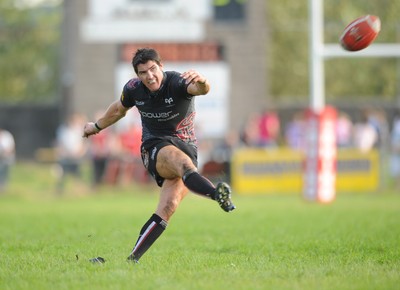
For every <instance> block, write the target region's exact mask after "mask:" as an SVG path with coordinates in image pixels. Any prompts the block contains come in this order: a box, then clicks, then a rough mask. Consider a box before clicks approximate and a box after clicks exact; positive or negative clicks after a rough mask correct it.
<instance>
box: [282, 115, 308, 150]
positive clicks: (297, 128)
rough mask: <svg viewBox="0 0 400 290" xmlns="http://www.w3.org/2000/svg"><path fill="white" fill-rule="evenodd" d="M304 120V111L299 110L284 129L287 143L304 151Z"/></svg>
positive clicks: (295, 148) (292, 147)
mask: <svg viewBox="0 0 400 290" xmlns="http://www.w3.org/2000/svg"><path fill="white" fill-rule="evenodd" d="M306 132H307V130H306V121H305V118H304V113H303V112H299V113H296V114H295V115H294V116H293V119H292V121H290V122H289V123H288V124H287V126H286V129H285V139H286V143H287V145H288V146H289V147H290V148H291V149H294V150H300V151H304V150H305V147H306Z"/></svg>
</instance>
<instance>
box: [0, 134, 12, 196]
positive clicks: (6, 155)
mask: <svg viewBox="0 0 400 290" xmlns="http://www.w3.org/2000/svg"><path fill="white" fill-rule="evenodd" d="M14 161H15V141H14V137H13V135H12V134H11V133H10V132H9V131H7V130H4V129H0V192H2V191H4V190H5V189H6V187H7V183H8V179H9V171H10V166H11V165H12V164H13V163H14Z"/></svg>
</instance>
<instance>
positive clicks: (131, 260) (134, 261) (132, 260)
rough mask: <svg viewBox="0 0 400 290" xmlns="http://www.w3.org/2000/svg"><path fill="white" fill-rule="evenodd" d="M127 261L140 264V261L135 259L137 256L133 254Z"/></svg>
mask: <svg viewBox="0 0 400 290" xmlns="http://www.w3.org/2000/svg"><path fill="white" fill-rule="evenodd" d="M126 261H128V262H130V263H135V264H139V261H138V260H137V259H136V258H135V256H134V255H133V254H131V255H129V257H128V258H126Z"/></svg>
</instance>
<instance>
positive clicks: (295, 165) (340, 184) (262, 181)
mask: <svg viewBox="0 0 400 290" xmlns="http://www.w3.org/2000/svg"><path fill="white" fill-rule="evenodd" d="M303 162H304V154H303V153H301V152H299V151H294V150H291V149H287V148H279V149H270V148H269V149H240V150H238V151H236V152H235V154H234V156H233V158H232V186H233V188H234V190H235V191H236V192H238V193H241V194H274V193H299V194H301V193H302V190H303ZM379 172H380V171H379V153H378V152H376V151H371V152H368V153H362V152H360V151H357V150H347V149H346V150H344V149H343V150H342V149H341V150H338V157H337V176H336V191H337V192H367V191H375V190H377V188H378V186H379Z"/></svg>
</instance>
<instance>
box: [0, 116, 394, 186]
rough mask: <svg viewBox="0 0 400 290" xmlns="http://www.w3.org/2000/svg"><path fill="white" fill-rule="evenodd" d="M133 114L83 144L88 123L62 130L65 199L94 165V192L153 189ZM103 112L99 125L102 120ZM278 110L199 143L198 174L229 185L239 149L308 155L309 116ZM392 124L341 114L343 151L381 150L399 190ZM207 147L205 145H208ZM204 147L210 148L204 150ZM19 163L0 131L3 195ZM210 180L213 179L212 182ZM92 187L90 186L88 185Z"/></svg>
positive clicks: (73, 122) (59, 151)
mask: <svg viewBox="0 0 400 290" xmlns="http://www.w3.org/2000/svg"><path fill="white" fill-rule="evenodd" d="M135 112H136V111H135V110H131V111H130V112H129V114H128V115H127V117H126V118H124V120H121V122H119V124H118V126H112V127H110V128H107V129H105V130H103V131H102V132H101V133H100V134H97V135H94V136H91V137H90V138H88V139H84V138H82V130H83V126H84V124H85V123H86V118H85V116H83V115H80V114H72V115H70V116H69V118H68V119H67V120H66V121H65V122H64V123H63V124H61V125H60V126H59V128H58V129H57V134H56V140H55V144H54V152H55V157H56V160H55V161H56V170H55V173H56V177H57V184H56V190H57V192H58V193H63V192H64V190H65V184H66V180H67V179H68V178H69V177H73V178H74V179H77V180H80V181H81V182H84V181H83V179H82V175H83V172H82V167H83V166H84V165H86V168H87V165H88V164H89V165H90V166H89V168H90V180H91V181H90V186H91V188H93V189H95V188H97V187H98V186H100V185H118V184H122V185H125V184H131V183H141V184H143V183H148V182H149V181H150V178H149V176H148V174H147V172H146V170H145V169H144V167H143V165H142V161H141V156H140V144H141V124H140V116H139V115H138V114H137V113H135ZM101 114H102V112H98V113H97V114H96V115H95V116H93V117H94V119H98V118H99V116H100V115H101ZM282 120H283V118H282V117H280V116H279V114H278V112H277V111H275V110H263V111H260V112H256V113H253V114H251V115H249V116H248V118H247V119H246V122H245V124H243V127H242V129H241V130H240V131H234V130H232V131H229V132H227V133H226V134H225V136H223V138H221V140H217V141H215V140H214V142H212V143H211V145H210V143H208V142H206V141H205V140H201V141H200V143H199V146H200V148H199V151H200V152H199V154H200V159H199V169H200V170H201V171H203V174H205V175H206V176H207V175H209V176H215V175H216V174H218V173H220V174H221V173H222V174H223V177H221V178H224V179H228V180H227V181H229V179H230V161H231V156H232V154H233V152H234V151H235V150H236V149H238V148H243V147H247V148H264V149H266V150H273V149H276V148H279V147H288V148H292V149H293V150H300V151H305V149H306V148H305V146H306V145H305V144H306V132H307V128H306V127H307V123H306V114H305V112H302V111H299V112H297V113H294V114H292V116H291V118H290V119H289V120H286V119H285V122H283V121H282ZM390 120H391V121H389V118H387V116H386V115H385V113H384V112H383V111H379V110H365V111H362V112H360V113H359V114H358V115H352V116H350V115H349V114H347V113H345V112H341V111H339V112H338V114H337V119H336V141H337V146H338V148H339V149H340V148H355V149H358V150H360V151H361V152H368V151H370V150H371V149H377V150H379V151H380V152H381V153H382V154H384V155H385V156H387V157H388V158H386V159H385V160H388V164H387V168H388V173H389V174H390V177H391V178H393V180H395V181H396V182H397V185H398V186H400V112H399V113H397V114H395V116H393V117H392V118H391V119H390ZM204 141H205V142H204ZM204 144H209V145H208V146H207V145H206V146H204ZM14 162H15V141H14V138H13V136H12V134H11V133H10V132H9V131H7V130H4V129H0V192H1V191H3V190H4V189H5V188H6V186H7V183H8V179H9V171H10V167H11V166H12V164H13V163H14ZM210 179H211V177H210ZM85 186H87V181H86V183H85Z"/></svg>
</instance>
